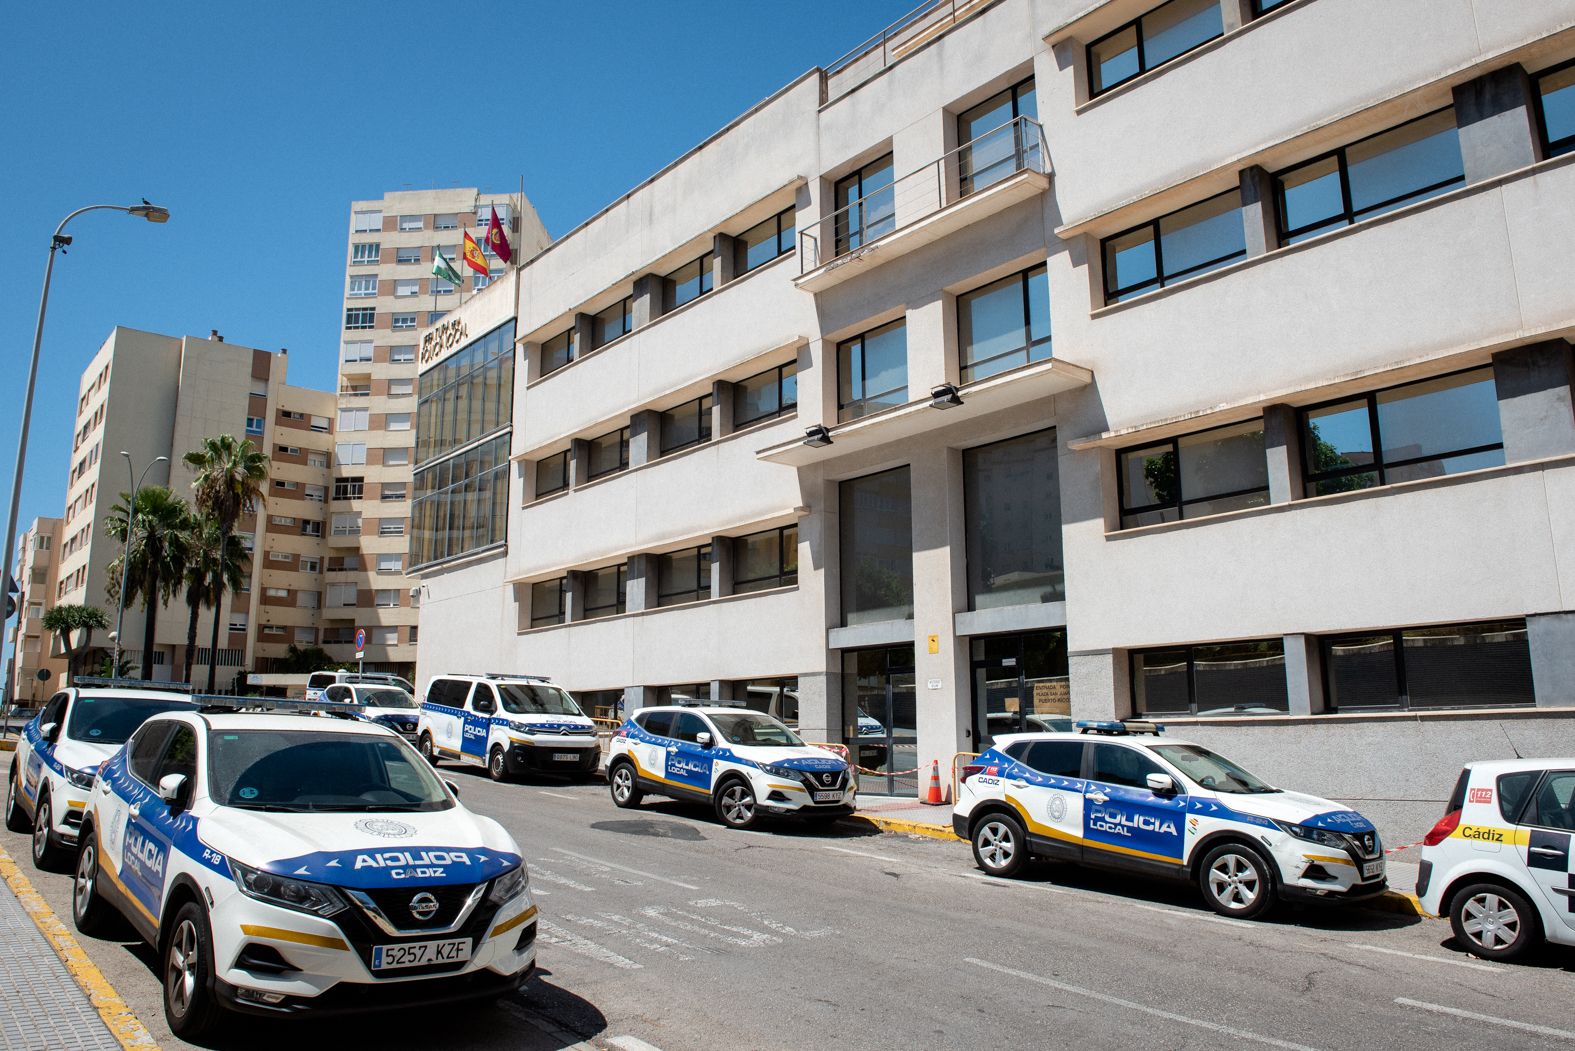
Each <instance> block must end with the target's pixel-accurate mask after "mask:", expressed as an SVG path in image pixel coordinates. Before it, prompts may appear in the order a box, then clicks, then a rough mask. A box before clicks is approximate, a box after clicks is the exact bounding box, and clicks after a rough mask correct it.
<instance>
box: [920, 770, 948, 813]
mask: <svg viewBox="0 0 1575 1051" xmlns="http://www.w3.org/2000/svg"><path fill="white" fill-rule="evenodd" d="M945 802H946V800H944V799H942V798H941V762H940V760H939V759H932V760H930V790H929V791H928V792H926V793H925V794H924V803H925V805H926V806H940V805H941V804H943V803H945Z"/></svg>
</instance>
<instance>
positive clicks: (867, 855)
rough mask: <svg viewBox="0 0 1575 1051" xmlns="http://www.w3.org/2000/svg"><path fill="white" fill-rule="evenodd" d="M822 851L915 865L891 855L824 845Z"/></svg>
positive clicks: (894, 863)
mask: <svg viewBox="0 0 1575 1051" xmlns="http://www.w3.org/2000/svg"><path fill="white" fill-rule="evenodd" d="M821 849H823V850H835V851H836V852H837V853H838V854H854V855H857V856H858V857H861V858H874V859H875V860H876V861H888V862H890V863H891V864H893V865H913V862H911V861H903V860H902V859H901V858H894V857H891V856H890V855H889V854H871V853H870V852H869V851H867V850H849V849H848V848H847V847H831V846H827V845H826V844H824V843H822V844H821ZM916 867H917V866H916Z"/></svg>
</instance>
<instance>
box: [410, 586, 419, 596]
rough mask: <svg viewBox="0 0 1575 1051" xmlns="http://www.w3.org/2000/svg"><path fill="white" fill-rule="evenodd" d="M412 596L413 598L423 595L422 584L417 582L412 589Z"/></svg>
mask: <svg viewBox="0 0 1575 1051" xmlns="http://www.w3.org/2000/svg"><path fill="white" fill-rule="evenodd" d="M410 597H411V598H420V597H421V585H420V584H417V585H416V586H415V587H413V588H411V589H410Z"/></svg>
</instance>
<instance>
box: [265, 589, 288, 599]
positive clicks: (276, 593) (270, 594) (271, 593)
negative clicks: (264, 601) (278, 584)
mask: <svg viewBox="0 0 1575 1051" xmlns="http://www.w3.org/2000/svg"><path fill="white" fill-rule="evenodd" d="M263 597H264V598H289V597H290V589H289V588H263Z"/></svg>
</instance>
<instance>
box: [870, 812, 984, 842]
mask: <svg viewBox="0 0 1575 1051" xmlns="http://www.w3.org/2000/svg"><path fill="white" fill-rule="evenodd" d="M850 816H851V817H852V818H853V820H855V821H867V822H869V823H870V824H872V825H874V826H875V827H876V828H878V829H880V830H881V831H882V832H907V833H909V834H911V835H915V836H928V837H929V838H930V839H941V840H945V841H947V842H948V843H961V842H964V841H963V840H962V839H961V838H960V837H959V836H958V835H957V834H956V833H954V832H953V831H952V830H951V829H949V828H947V827H945V826H944V825H931V824H928V823H926V822H923V821H906V820H904V819H902V818H900V817H877V816H876V815H874V814H852V815H850Z"/></svg>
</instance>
